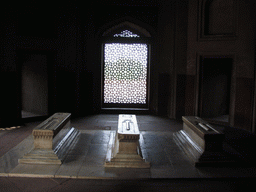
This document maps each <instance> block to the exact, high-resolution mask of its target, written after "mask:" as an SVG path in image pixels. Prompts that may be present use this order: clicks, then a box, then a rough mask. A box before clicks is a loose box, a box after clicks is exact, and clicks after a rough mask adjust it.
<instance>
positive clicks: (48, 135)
mask: <svg viewBox="0 0 256 192" xmlns="http://www.w3.org/2000/svg"><path fill="white" fill-rule="evenodd" d="M70 117H71V114H70V113H55V114H53V115H52V116H51V117H49V118H48V119H46V120H45V121H43V122H42V123H41V124H39V125H38V126H37V127H35V128H34V129H33V132H32V135H33V139H34V148H33V149H32V150H31V151H30V152H29V153H27V154H25V155H24V156H23V158H21V159H19V163H26V164H61V158H62V157H63V156H64V155H65V153H66V151H67V148H68V147H69V146H70V144H71V143H72V141H73V140H74V139H75V138H76V136H77V135H78V134H79V131H78V130H77V129H75V128H73V127H72V128H71V127H70Z"/></svg>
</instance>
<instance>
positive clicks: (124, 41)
mask: <svg viewBox="0 0 256 192" xmlns="http://www.w3.org/2000/svg"><path fill="white" fill-rule="evenodd" d="M131 26H132V27H131ZM149 37H150V34H149V33H148V32H147V31H146V30H144V29H142V28H140V27H136V26H135V25H134V24H131V23H128V22H125V23H122V24H120V25H118V26H115V27H112V28H111V29H109V30H107V31H106V32H105V33H103V44H102V53H103V54H102V66H103V67H102V85H103V86H102V108H148V98H149V95H148V93H149V54H150V51H149V50H150V43H149Z"/></svg>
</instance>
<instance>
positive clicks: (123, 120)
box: [118, 114, 140, 135]
mask: <svg viewBox="0 0 256 192" xmlns="http://www.w3.org/2000/svg"><path fill="white" fill-rule="evenodd" d="M118 134H129V135H131V134H133V135H139V134H140V131H139V128H138V124H137V119H136V115H126V114H119V118H118Z"/></svg>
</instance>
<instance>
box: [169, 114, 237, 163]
mask: <svg viewBox="0 0 256 192" xmlns="http://www.w3.org/2000/svg"><path fill="white" fill-rule="evenodd" d="M182 120H183V130H180V131H179V132H176V133H174V140H175V141H176V143H177V144H178V146H180V147H181V148H182V149H183V151H184V152H185V153H186V154H187V155H188V156H189V157H190V158H191V159H192V160H193V161H194V162H195V166H214V165H220V164H226V163H232V162H233V161H232V160H231V158H230V157H229V156H228V155H227V154H226V153H225V152H224V150H223V140H224V134H223V133H221V132H219V131H217V130H216V129H215V128H214V126H212V125H210V124H209V123H208V122H206V121H204V120H203V119H201V118H199V117H196V116H183V117H182Z"/></svg>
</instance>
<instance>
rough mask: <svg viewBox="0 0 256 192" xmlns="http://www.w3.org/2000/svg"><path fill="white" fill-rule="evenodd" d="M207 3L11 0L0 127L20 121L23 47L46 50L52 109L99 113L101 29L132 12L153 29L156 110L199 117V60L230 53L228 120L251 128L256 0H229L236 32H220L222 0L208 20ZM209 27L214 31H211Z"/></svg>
mask: <svg viewBox="0 0 256 192" xmlns="http://www.w3.org/2000/svg"><path fill="white" fill-rule="evenodd" d="M207 2H208V1H205V0H199V1H198V0H191V1H188V0H168V1H161V0H147V1H129V2H121V1H120V2H119V3H117V2H116V1H114V0H110V1H103V0H96V1H92V2H89V3H87V4H86V6H85V5H84V1H70V2H68V3H63V4H56V5H54V6H53V5H52V6H49V4H47V3H43V5H42V4H41V3H39V2H36V1H31V2H27V3H24V2H22V3H20V4H19V6H13V5H12V4H11V3H7V5H5V7H4V9H3V10H2V11H1V13H2V14H3V15H4V17H3V18H4V19H2V20H1V21H0V22H1V28H2V30H0V72H1V77H0V78H1V81H0V86H1V93H4V94H2V96H3V97H2V98H1V100H0V105H1V117H0V120H1V121H0V125H4V126H12V125H13V124H17V122H19V121H20V120H21V116H20V112H21V85H20V71H21V69H20V62H19V59H20V58H19V57H20V56H19V54H18V52H19V51H24V52H30V51H37V52H38V53H39V54H45V52H47V58H48V57H49V59H47V66H48V78H49V87H48V88H49V106H48V108H49V115H51V114H52V113H54V112H57V111H59V110H61V111H65V112H72V116H83V115H88V114H93V113H99V112H100V109H101V83H102V82H101V56H102V55H101V43H102V42H101V35H102V33H103V32H104V31H105V30H106V29H108V28H109V27H112V26H114V25H116V24H118V22H120V21H124V19H128V18H129V21H131V22H134V23H135V24H137V25H139V26H142V27H144V28H145V29H147V30H148V31H149V32H150V33H151V34H152V47H151V63H150V65H151V66H150V105H149V108H150V112H151V113H154V114H161V115H164V116H168V117H169V118H173V119H180V118H181V117H182V116H183V115H197V114H198V103H199V102H198V96H199V95H198V93H199V82H198V77H199V66H200V59H199V58H200V57H201V56H211V55H212V56H213V57H219V56H220V55H221V56H228V57H231V56H232V58H233V66H234V70H233V72H232V89H231V121H230V125H231V126H236V127H238V128H243V129H246V130H249V131H251V129H252V125H251V124H252V120H253V117H252V114H253V113H252V111H253V109H252V104H253V101H254V93H253V92H254V88H255V84H254V82H255V81H254V70H255V68H254V66H255V11H254V9H255V1H253V0H242V1H238V0H227V1H225V4H228V5H230V4H232V6H231V7H234V9H232V11H231V12H232V14H228V15H227V14H222V15H223V16H224V17H226V19H224V20H223V22H224V23H225V22H227V23H229V24H230V23H231V24H230V25H232V26H234V28H232V30H230V31H229V30H228V29H227V28H225V27H224V28H223V29H221V30H220V31H218V30H217V31H216V26H218V23H220V22H218V21H219V19H220V15H219V14H216V13H215V12H214V10H216V5H218V6H222V4H221V5H220V4H218V3H217V4H215V5H214V6H213V7H210V9H211V13H210V15H209V17H210V18H209V19H208V20H207V16H206V17H205V15H204V13H205V10H206V9H203V10H202V7H204V4H207ZM209 2H210V1H209ZM216 2H219V1H216ZM214 3H215V2H214ZM218 6H217V7H218ZM222 9H223V11H224V12H225V10H226V9H228V10H231V9H230V6H224V7H223V6H222V7H221V9H218V10H219V11H221V10H222ZM212 11H213V12H212ZM224 12H222V13H224ZM230 16H232V18H231V19H230V18H229V17H230ZM233 21H234V23H233ZM207 22H208V23H207ZM209 22H210V24H209ZM223 22H222V23H223ZM207 26H208V28H209V29H210V32H209V31H208V33H207V32H206V31H205V29H206V28H207ZM7 80H8V81H7ZM6 82H8V84H7V83H6ZM85 97H86V99H85Z"/></svg>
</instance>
